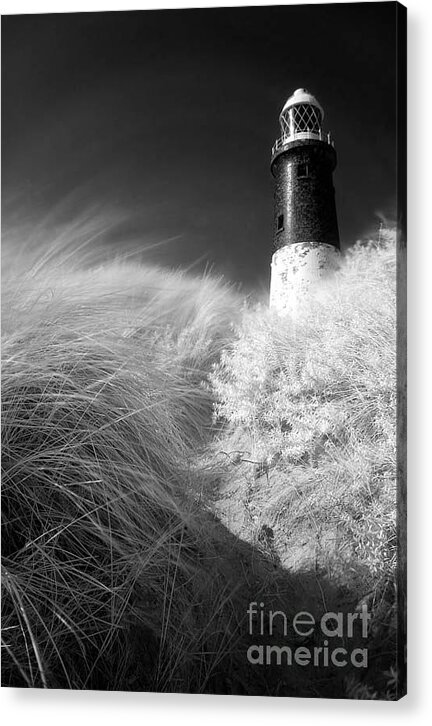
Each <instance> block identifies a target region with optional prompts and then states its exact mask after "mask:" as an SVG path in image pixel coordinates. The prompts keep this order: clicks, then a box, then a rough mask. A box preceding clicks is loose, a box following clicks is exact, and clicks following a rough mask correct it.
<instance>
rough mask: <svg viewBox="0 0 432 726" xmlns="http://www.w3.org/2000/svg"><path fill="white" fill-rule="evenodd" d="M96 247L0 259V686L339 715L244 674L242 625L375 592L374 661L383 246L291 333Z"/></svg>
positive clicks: (249, 670)
mask: <svg viewBox="0 0 432 726" xmlns="http://www.w3.org/2000/svg"><path fill="white" fill-rule="evenodd" d="M99 234H100V229H99V227H98V224H97V223H96V222H94V223H92V225H91V226H90V227H88V226H86V225H84V226H80V225H79V224H78V225H77V226H74V228H73V229H72V230H71V229H66V230H63V231H61V232H60V234H59V237H58V239H57V240H55V244H51V243H47V244H46V245H45V248H44V251H43V252H41V249H40V231H37V233H36V232H35V233H34V234H33V236H32V235H31V234H30V240H33V241H34V243H35V248H34V249H33V248H32V247H29V246H27V247H26V248H25V251H24V253H23V254H21V255H16V254H15V252H14V248H13V247H12V246H11V247H9V245H8V244H7V240H6V245H5V253H4V256H3V276H4V280H3V285H2V295H3V303H2V310H3V316H2V352H3V363H2V370H3V373H2V378H3V382H2V447H3V456H2V470H3V478H2V480H3V497H2V498H3V505H2V518H3V519H2V568H3V577H2V587H3V599H2V624H3V658H2V682H3V684H4V685H14V686H24V687H46V688H56V687H57V688H60V687H62V688H79V689H88V688H98V689H122V690H156V691H179V692H213V693H252V694H258V693H262V694H266V693H268V694H271V695H276V694H277V695H299V694H301V695H314V696H320V695H324V694H325V693H329V692H330V693H331V694H332V695H339V696H340V695H343V689H342V692H341V685H340V684H341V674H340V673H337V674H336V676H335V678H336V680H335V681H334V683H335V684H336V685H334V684H333V685H332V684H331V683H330V681H331V679H332V678H333V677H334V675H335V674H331V673H329V672H325V673H320V672H318V673H314V674H312V675H311V674H310V673H309V672H308V673H306V671H305V670H304V669H301V668H300V669H297V670H296V668H292V669H290V670H289V672H287V673H285V674H284V675H283V676H281V672H280V669H277V668H275V669H272V668H269V669H266V670H265V671H264V670H262V669H261V670H260V669H259V668H258V669H257V667H254V666H251V667H249V666H248V664H247V662H246V657H245V653H246V649H247V643H248V638H247V637H245V636H247V624H246V623H245V617H246V610H247V606H248V603H249V602H250V601H256V600H260V599H261V597H262V598H263V599H265V602H266V605H267V606H268V607H272V606H273V607H274V608H276V609H277V608H280V607H282V608H283V609H284V610H285V611H286V612H292V614H293V615H294V614H295V612H298V611H300V610H304V609H308V608H309V609H310V611H311V612H314V613H316V614H317V616H319V612H320V610H322V609H323V608H324V609H325V608H326V607H329V606H333V605H334V606H335V607H336V606H339V605H340V607H341V608H342V609H344V610H346V609H347V607H354V606H355V604H356V602H357V601H358V600H359V599H360V598H361V597H362V596H363V595H364V594H365V593H366V592H367V591H368V589H372V592H373V598H374V609H375V613H376V618H375V621H374V622H375V629H376V630H375V635H374V638H375V641H374V642H375V644H376V645H377V647H380V646H381V645H382V643H383V642H384V641H385V642H386V643H387V644H388V650H389V651H391V652H393V650H392V649H393V634H392V628H393V612H394V608H393V600H392V594H391V590H392V587H393V585H394V569H395V565H396V554H395V553H396V550H395V395H396V391H395V341H394V335H395V259H394V245H393V244H392V242H391V241H387V242H383V243H382V244H381V245H379V246H376V245H367V246H358V247H357V248H356V249H354V250H353V251H352V252H351V253H349V254H348V255H347V258H346V260H345V263H344V265H343V266H342V268H341V270H340V272H339V273H338V274H337V275H336V276H335V277H334V278H333V279H332V281H331V282H329V283H327V284H323V285H322V287H321V288H320V289H319V290H318V291H317V295H316V297H315V298H314V299H313V300H310V301H309V302H308V304H307V305H305V307H304V310H303V311H302V313H301V316H297V318H296V320H295V321H294V320H290V319H289V318H286V319H284V320H281V319H280V318H278V317H276V316H273V315H272V314H271V313H269V312H268V311H267V310H265V309H262V308H258V309H253V310H251V309H248V308H246V307H244V308H243V309H242V307H241V301H240V300H239V296H238V295H237V294H235V293H234V292H233V291H232V290H230V289H228V288H227V286H226V285H224V284H223V283H222V282H221V281H220V280H217V279H213V278H212V277H210V276H208V275H203V276H201V277H196V276H195V277H193V276H191V275H189V274H187V273H184V272H178V271H169V270H164V269H159V268H157V267H155V266H151V265H146V264H142V263H138V262H133V261H131V260H130V259H129V260H127V259H122V258H117V259H114V260H111V261H109V260H106V259H105V258H106V254H105V253H104V255H102V256H100V255H99V254H98V253H97V252H96V253H95V252H94V251H93V250H94V246H96V249H97V248H98V245H97V244H96V242H97V239H98V236H99ZM12 243H16V237H14V236H12ZM104 259H105V261H104ZM215 419H217V420H218V422H219V423H220V422H222V424H223V426H222V428H221V427H220V426H218V427H217V428H215V426H214V423H215ZM222 461H223V462H224V463H223V464H221V462H222ZM227 502H228V504H229V506H228V509H229V510H230V511H231V513H232V514H233V516H232V517H231V516H229V515H230V512H228V513H227V507H226V506H225V505H226V503H227ZM215 513H216V515H217V516H215ZM225 525H226V526H225ZM323 573H324V575H323ZM311 583H312V586H311ZM340 593H345V594H346V597H348V598H351V599H352V602H351V603H347V602H346V600H345V601H344V599H343V596H342V595H340ZM377 623H378V624H377ZM379 623H381V624H380V625H379ZM379 628H381V630H380V631H379ZM378 631H379V632H380V633H381V635H379V633H378ZM381 636H382V637H381ZM372 647H375V646H374V645H373V644H372ZM329 684H330V685H329ZM328 687H330V691H328V690H326V689H327V688H328ZM362 688H363V690H362ZM380 688H381V690H380V691H379V692H380V694H381V695H382V693H384V694H385V693H386V688H387V681H385V680H384V683H383V684H382V685H381V686H380ZM332 689H333V690H332ZM378 690H379V689H378ZM361 693H363V694H366V697H374V696H373V695H371V694H372V690H371V688H370V686H369V685H368V684H366V685H365V686H364V687H363V686H360V685H359V684H358V682H357V681H355V682H353V683H351V682H348V683H347V685H346V691H345V694H346V695H349V696H350V695H351V696H354V697H361V695H359V694H361Z"/></svg>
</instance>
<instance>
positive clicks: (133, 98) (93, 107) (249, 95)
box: [2, 2, 396, 287]
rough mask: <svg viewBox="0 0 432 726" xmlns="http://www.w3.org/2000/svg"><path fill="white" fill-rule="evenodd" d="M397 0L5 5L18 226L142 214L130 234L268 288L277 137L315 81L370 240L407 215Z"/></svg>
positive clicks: (340, 175)
mask: <svg viewBox="0 0 432 726" xmlns="http://www.w3.org/2000/svg"><path fill="white" fill-rule="evenodd" d="M395 6H396V3H392V2H379V3H359V4H342V5H341V4H335V5H303V6H285V7H258V8H229V9H205V10H175V11H141V12H116V13H88V14H87V13H78V14H59V15H53V14H52V15H33V16H32V15H30V16H24V15H23V16H7V17H3V19H2V38H3V42H2V56H3V59H2V81H3V84H2V89H3V90H2V117H3V133H2V148H3V163H2V167H3V215H4V220H6V221H5V223H6V224H7V223H8V220H9V219H13V215H15V218H16V216H17V215H18V216H20V217H21V218H26V219H30V218H32V217H40V216H42V215H44V214H47V213H50V214H51V218H52V216H53V213H54V216H55V214H58V215H59V218H60V217H63V218H66V217H68V215H69V217H71V218H73V216H74V215H80V214H81V213H83V212H84V210H85V209H86V208H88V207H89V206H97V207H98V208H100V209H102V210H107V215H108V214H109V215H113V216H114V217H115V216H116V215H119V216H122V215H123V216H126V219H127V221H126V222H124V223H123V227H122V230H121V234H120V238H119V241H118V244H119V245H120V244H123V245H127V242H128V240H131V239H133V240H134V241H136V240H137V239H140V240H142V243H143V244H145V243H147V242H157V241H163V240H167V239H171V241H170V242H168V243H167V244H166V245H163V246H162V247H160V248H159V249H157V250H155V251H154V253H151V254H154V256H155V258H157V261H159V262H162V263H165V264H169V265H175V266H178V265H189V264H191V263H193V262H194V261H197V260H200V266H201V267H202V266H203V265H204V264H205V263H208V264H210V265H213V268H214V269H216V270H218V271H221V272H224V273H225V274H226V275H227V277H228V278H229V279H231V280H234V281H240V282H242V283H244V284H245V286H246V287H250V286H257V287H261V286H262V285H265V284H267V277H268V266H269V261H270V253H271V241H272V240H271V236H272V178H271V174H270V166H269V162H270V150H271V146H272V144H273V142H274V141H275V139H276V138H277V137H278V136H279V125H278V115H279V112H280V109H281V107H282V106H283V104H284V102H285V100H286V99H287V97H288V96H289V95H291V93H292V92H293V91H294V90H295V89H296V88H298V87H306V88H307V89H309V90H310V91H311V92H312V93H314V94H315V95H316V96H317V98H318V100H319V101H320V102H321V105H322V106H323V107H324V111H325V120H324V129H325V130H326V131H327V130H330V131H331V133H332V136H333V139H334V141H335V145H336V150H337V153H338V167H337V169H336V172H335V178H334V180H335V186H336V203H337V208H338V217H339V225H340V231H341V238H342V246H347V245H349V244H352V243H353V241H355V239H357V238H358V237H360V236H362V235H363V234H364V233H365V232H367V231H368V230H370V229H371V228H373V227H374V225H375V226H376V225H377V224H378V222H377V217H376V214H377V212H378V213H383V214H385V215H389V216H391V215H392V213H393V210H394V198H395V183H396V155H395V148H396V68H395V58H396V34H395V29H396V24H395V21H396V10H395ZM172 238H174V239H172ZM120 239H122V240H124V241H122V242H120Z"/></svg>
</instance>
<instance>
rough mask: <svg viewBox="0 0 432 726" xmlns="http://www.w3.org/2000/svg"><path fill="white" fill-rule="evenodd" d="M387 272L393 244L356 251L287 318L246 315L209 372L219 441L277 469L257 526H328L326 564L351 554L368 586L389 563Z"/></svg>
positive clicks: (390, 283)
mask: <svg viewBox="0 0 432 726" xmlns="http://www.w3.org/2000/svg"><path fill="white" fill-rule="evenodd" d="M395 270H396V261H395V245H394V242H393V241H392V240H391V239H390V240H384V241H383V242H382V243H381V244H380V245H376V244H373V243H368V244H365V245H361V244H357V246H356V247H355V248H353V249H352V250H350V251H349V252H348V253H347V254H346V256H345V260H344V262H343V265H342V267H341V270H340V271H339V272H338V273H336V274H335V276H334V277H332V278H331V279H329V280H327V281H326V282H323V283H322V285H321V287H320V288H319V289H318V290H317V294H316V295H315V296H314V298H313V299H311V300H309V301H308V302H307V303H306V304H305V306H304V308H303V309H302V310H301V311H300V313H299V315H298V316H297V317H296V318H295V319H293V318H290V317H286V318H283V319H281V318H279V317H278V316H275V315H272V314H271V313H270V312H268V311H267V310H264V309H261V308H257V309H252V310H247V309H245V311H244V315H243V319H242V323H241V325H240V326H239V327H238V333H237V340H236V341H235V343H233V344H232V345H231V346H230V348H229V349H227V350H225V351H224V353H223V355H222V358H221V361H220V363H219V364H218V365H217V366H216V368H215V370H214V372H213V375H212V386H213V391H214V394H215V397H216V399H217V401H218V403H217V405H216V409H215V414H216V417H217V418H218V419H220V420H221V421H224V422H225V423H226V424H227V429H226V432H225V433H224V436H223V440H222V443H220V442H219V443H218V444H217V446H218V447H219V448H221V447H222V448H224V449H225V451H227V450H228V449H229V448H230V446H231V447H232V448H238V447H239V440H241V442H242V444H241V445H242V448H243V449H244V450H246V451H248V452H249V460H251V461H256V462H258V463H261V465H262V467H261V468H262V469H263V470H265V469H266V467H267V471H269V470H270V469H271V468H272V467H274V471H273V473H272V475H271V479H272V486H271V489H270V491H268V490H267V491H265V492H263V491H262V488H261V489H260V488H259V487H258V488H257V491H256V493H255V497H256V498H259V497H261V496H262V501H261V500H260V502H259V503H257V509H258V510H261V512H263V516H264V518H265V517H266V516H267V519H266V520H265V521H267V520H268V521H270V523H275V522H279V526H280V527H281V528H283V529H284V530H285V532H286V533H287V532H292V531H293V530H297V525H299V524H300V523H301V522H302V521H304V520H306V521H308V522H309V523H310V522H311V521H313V523H314V528H315V529H317V528H318V529H319V530H322V529H323V530H326V531H327V532H328V530H329V529H332V528H333V530H334V537H335V538H336V540H337V543H338V544H337V547H336V550H337V551H336V559H335V558H333V559H334V560H335V562H334V565H335V566H337V564H338V562H339V563H340V560H341V558H342V557H343V556H345V557H346V558H347V559H350V558H352V557H354V558H355V559H356V561H357V562H358V563H359V564H361V565H364V566H365V568H366V569H367V572H368V573H369V575H370V576H371V581H373V582H375V583H376V581H377V579H379V578H380V577H381V576H382V577H384V578H386V577H387V576H388V575H389V573H390V572H393V570H394V566H395V513H396V505H395V472H396V459H395V457H396V434H395V425H396V356H395V335H396V271H395ZM240 432H242V433H241V434H240ZM239 437H240V439H239ZM245 458H247V456H246V457H245ZM339 569H340V568H339ZM342 570H343V568H342ZM342 576H343V577H344V578H346V576H347V574H346V571H343V574H342ZM363 585H364V583H363Z"/></svg>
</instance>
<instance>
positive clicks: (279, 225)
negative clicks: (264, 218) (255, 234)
mask: <svg viewBox="0 0 432 726" xmlns="http://www.w3.org/2000/svg"><path fill="white" fill-rule="evenodd" d="M283 228H284V216H283V214H279V215H278V218H277V231H278V232H280V231H281V229H283Z"/></svg>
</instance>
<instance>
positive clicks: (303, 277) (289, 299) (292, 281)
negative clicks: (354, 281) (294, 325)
mask: <svg viewBox="0 0 432 726" xmlns="http://www.w3.org/2000/svg"><path fill="white" fill-rule="evenodd" d="M339 260H340V252H339V250H337V249H336V247H333V245H328V244H320V245H316V246H311V245H309V244H306V243H303V242H300V243H297V244H292V245H285V246H284V247H281V248H280V249H278V250H276V252H275V253H274V255H273V258H272V263H271V280H270V308H272V309H273V310H275V311H276V312H277V313H279V314H280V315H288V314H291V315H293V314H294V315H295V314H296V312H298V310H299V308H300V307H301V304H302V302H303V301H304V300H306V299H307V296H308V295H311V294H313V287H314V284H316V283H317V282H318V281H319V280H320V279H322V278H324V277H326V276H327V275H328V274H329V273H330V272H333V271H335V270H337V269H338V267H339Z"/></svg>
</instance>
